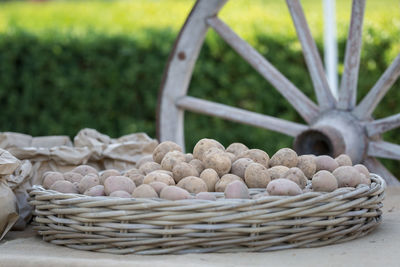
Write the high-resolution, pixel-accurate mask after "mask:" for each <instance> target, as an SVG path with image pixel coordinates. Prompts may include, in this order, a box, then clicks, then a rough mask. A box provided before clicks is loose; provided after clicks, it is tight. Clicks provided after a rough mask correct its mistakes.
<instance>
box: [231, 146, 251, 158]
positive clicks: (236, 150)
mask: <svg viewBox="0 0 400 267" xmlns="http://www.w3.org/2000/svg"><path fill="white" fill-rule="evenodd" d="M247 150H249V148H248V147H247V146H245V145H244V144H242V143H232V144H230V145H229V146H228V147H227V148H226V152H229V153H232V154H234V155H235V156H236V157H237V156H239V155H240V154H242V153H243V152H245V151H247Z"/></svg>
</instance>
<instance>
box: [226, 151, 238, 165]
mask: <svg viewBox="0 0 400 267" xmlns="http://www.w3.org/2000/svg"><path fill="white" fill-rule="evenodd" d="M225 154H226V155H227V156H228V157H229V158H230V159H231V162H232V163H233V162H234V161H235V160H236V155H235V154H233V153H230V152H225Z"/></svg>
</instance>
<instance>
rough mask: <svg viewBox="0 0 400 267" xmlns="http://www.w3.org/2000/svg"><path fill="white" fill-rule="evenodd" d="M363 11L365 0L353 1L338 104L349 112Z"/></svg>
mask: <svg viewBox="0 0 400 267" xmlns="http://www.w3.org/2000/svg"><path fill="white" fill-rule="evenodd" d="M364 10H365V0H353V6H352V11H351V21H350V29H349V34H348V37H347V38H348V39H347V43H346V53H345V58H344V71H343V76H342V81H341V83H340V92H339V103H338V107H339V108H340V109H345V110H351V109H353V108H354V106H355V104H356V98H357V81H358V69H359V66H360V52H361V43H362V28H363V19H364Z"/></svg>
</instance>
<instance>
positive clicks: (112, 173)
mask: <svg viewBox="0 0 400 267" xmlns="http://www.w3.org/2000/svg"><path fill="white" fill-rule="evenodd" d="M119 175H121V173H120V172H119V171H117V170H114V169H109V170H105V171H102V172H100V176H99V179H100V184H104V181H105V180H106V179H107V178H108V177H110V176H119Z"/></svg>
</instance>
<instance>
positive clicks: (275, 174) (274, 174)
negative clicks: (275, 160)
mask: <svg viewBox="0 0 400 267" xmlns="http://www.w3.org/2000/svg"><path fill="white" fill-rule="evenodd" d="M288 170H289V168H288V167H286V166H274V167H272V168H269V169H268V173H269V176H270V177H271V180H275V179H279V178H282V176H283V175H284V174H285V173H286V172H287V171H288Z"/></svg>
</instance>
